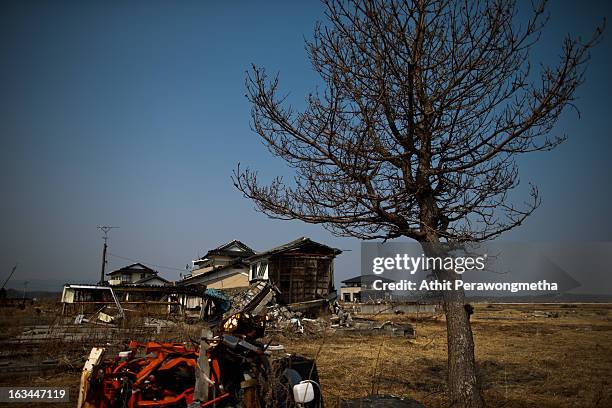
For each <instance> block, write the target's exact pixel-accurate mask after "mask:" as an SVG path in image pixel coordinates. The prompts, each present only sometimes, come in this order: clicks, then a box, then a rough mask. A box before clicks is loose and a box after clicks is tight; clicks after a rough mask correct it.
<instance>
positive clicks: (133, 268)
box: [107, 262, 158, 275]
mask: <svg viewBox="0 0 612 408" xmlns="http://www.w3.org/2000/svg"><path fill="white" fill-rule="evenodd" d="M123 272H149V273H152V274H154V275H157V273H158V272H157V271H156V270H153V269H151V268H149V267H148V266H146V265H143V264H141V263H140V262H136V263H133V264H131V265H128V266H124V267H123V268H119V269H115V270H114V271H111V272H108V273H107V275H114V274H116V273H123Z"/></svg>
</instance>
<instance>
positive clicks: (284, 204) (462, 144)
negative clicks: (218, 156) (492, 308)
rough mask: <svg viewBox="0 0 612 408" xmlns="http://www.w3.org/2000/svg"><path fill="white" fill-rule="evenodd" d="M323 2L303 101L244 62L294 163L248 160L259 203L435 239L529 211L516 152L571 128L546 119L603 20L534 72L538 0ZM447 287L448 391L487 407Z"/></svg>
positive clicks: (346, 225) (333, 227) (241, 179)
mask: <svg viewBox="0 0 612 408" xmlns="http://www.w3.org/2000/svg"><path fill="white" fill-rule="evenodd" d="M324 4H325V6H326V13H325V14H326V17H327V22H326V23H325V24H322V23H319V24H317V26H316V28H315V33H314V39H313V40H312V41H310V42H307V47H306V48H307V51H308V56H309V58H310V61H311V63H312V65H313V67H314V69H315V70H316V72H318V73H319V74H320V76H321V78H322V80H323V82H324V85H325V86H324V89H323V90H322V91H320V92H315V93H313V94H310V95H309V96H308V98H307V101H306V102H307V106H306V107H305V108H304V109H303V110H300V111H298V110H296V109H295V108H293V107H292V106H291V105H289V104H288V103H286V98H285V96H284V95H279V90H278V77H277V76H273V77H269V76H268V75H267V74H266V72H265V70H264V69H263V68H259V67H257V66H253V68H252V71H250V72H249V74H248V75H247V81H246V86H247V96H248V98H249V100H250V101H251V103H252V126H253V128H254V130H255V132H257V134H258V135H259V136H260V137H261V138H262V139H263V141H264V142H265V144H266V145H267V147H268V148H269V150H270V152H271V153H272V154H273V155H275V156H278V157H281V158H283V159H284V160H285V161H286V162H287V163H288V165H289V166H291V167H292V168H293V169H294V171H295V178H294V180H293V181H292V182H291V183H288V184H287V183H285V182H284V181H283V179H282V178H276V179H274V180H273V181H272V182H271V183H270V184H261V183H260V181H259V180H258V178H257V173H256V172H254V171H251V170H249V169H241V168H240V165H238V169H237V170H236V171H235V174H234V177H233V180H234V183H235V185H236V186H237V188H238V189H240V190H241V191H242V192H243V193H244V194H245V195H246V196H247V197H248V198H250V199H252V200H253V201H254V202H255V203H256V206H257V208H258V210H260V211H262V212H264V213H266V214H268V215H269V216H271V217H273V218H279V219H298V220H302V221H305V222H308V223H315V224H322V225H323V226H324V227H326V228H327V229H329V230H330V231H332V232H333V233H335V234H337V235H339V236H350V237H357V238H360V239H366V240H369V239H385V240H386V239H390V238H397V237H408V238H412V239H414V240H416V241H418V242H420V243H423V244H428V245H424V248H425V246H427V247H428V248H430V249H429V251H431V248H432V246H431V245H434V247H435V245H436V244H439V243H461V242H467V241H483V240H488V239H491V238H494V237H496V236H498V235H500V234H501V233H503V232H505V231H508V230H510V229H512V228H514V227H516V226H518V225H520V224H521V223H522V222H523V221H524V220H525V219H526V218H527V217H528V216H529V215H530V214H532V213H533V211H534V210H535V209H536V208H537V207H538V205H539V203H540V198H539V195H538V190H537V189H536V187H534V186H531V190H530V191H531V193H530V200H529V201H528V202H524V203H522V204H520V205H516V204H514V203H512V202H511V200H510V198H509V192H510V191H511V190H513V189H514V188H515V187H517V185H518V184H519V179H518V177H517V165H516V162H515V160H516V157H517V155H519V154H521V153H527V152H536V151H542V150H550V149H552V148H554V147H555V146H557V145H558V144H559V143H561V142H562V141H563V140H564V136H555V135H552V136H551V135H550V133H551V130H552V129H553V126H554V124H555V123H556V121H557V119H558V118H559V116H560V114H561V113H562V112H563V111H564V110H565V109H566V108H569V107H573V106H574V105H573V101H574V94H575V91H576V89H577V87H578V86H579V85H580V84H581V83H582V82H583V80H584V72H585V67H586V62H587V61H588V59H589V49H590V48H591V47H592V46H593V45H595V43H596V42H598V40H599V39H600V37H601V32H602V29H603V26H602V27H599V28H597V30H596V31H595V33H594V35H593V37H592V38H591V39H589V40H587V41H581V40H580V39H574V38H567V39H565V41H564V42H563V44H562V47H561V53H560V57H559V61H558V63H557V64H556V65H555V66H551V67H545V66H543V67H540V68H539V69H538V72H532V69H531V68H532V67H531V64H530V63H529V60H530V51H531V50H532V48H533V46H534V45H535V44H536V43H537V42H538V39H539V38H540V33H541V30H542V28H543V27H544V25H545V23H546V21H547V13H546V12H545V9H544V4H540V5H537V6H535V7H534V8H533V13H532V14H531V17H530V19H529V20H528V21H524V22H522V24H520V23H519V22H518V21H516V20H517V18H516V16H517V8H516V5H515V2H514V1H512V0H490V1H488V0H483V1H471V0H465V1H452V0H448V1H446V0H441V1H436V0H415V1H401V0H393V1H385V0H370V1H358V0H347V1H343V0H325V1H324ZM425 250H426V251H427V250H428V249H425ZM436 273H437V275H438V278H447V279H454V276H452V275H454V274H451V273H449V272H448V271H436ZM443 300H444V305H445V313H446V320H447V332H448V336H447V339H448V376H449V378H448V394H449V399H450V403H451V405H452V406H461V407H480V406H483V399H482V396H481V393H480V390H479V387H478V381H477V376H476V368H475V361H474V342H473V337H472V331H471V327H470V323H469V318H468V315H467V313H466V310H465V308H464V303H465V302H464V293H463V292H462V291H445V292H444V294H443Z"/></svg>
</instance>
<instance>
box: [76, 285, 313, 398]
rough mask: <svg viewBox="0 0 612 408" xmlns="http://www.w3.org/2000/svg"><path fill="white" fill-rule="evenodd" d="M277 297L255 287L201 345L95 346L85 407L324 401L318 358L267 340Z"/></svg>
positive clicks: (82, 390)
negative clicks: (113, 348)
mask: <svg viewBox="0 0 612 408" xmlns="http://www.w3.org/2000/svg"><path fill="white" fill-rule="evenodd" d="M272 297H273V288H272V287H270V285H268V284H261V285H255V286H254V287H253V288H252V290H250V291H247V293H246V294H244V295H243V297H242V299H236V301H235V303H234V304H233V305H232V308H231V309H230V310H229V311H228V312H227V313H226V314H225V315H224V318H223V320H222V321H221V322H220V323H219V324H218V325H214V326H213V327H211V328H207V329H204V330H203V332H202V335H201V338H200V342H199V344H198V343H197V342H192V343H158V342H148V343H138V342H130V343H129V344H128V347H127V350H125V351H121V352H119V353H117V354H112V353H110V352H109V350H107V349H105V348H97V347H96V348H93V349H92V350H91V353H90V356H89V359H88V361H87V363H86V364H85V367H84V369H83V372H82V377H81V384H80V387H79V402H78V407H88V408H89V407H171V406H189V407H207V406H215V407H223V406H243V407H245V408H251V407H252V408H255V407H258V408H259V407H268V406H288V407H291V406H295V405H296V404H300V405H304V406H305V407H309V408H314V407H316V406H322V397H321V392H320V387H319V379H318V374H317V370H316V365H315V362H314V361H313V360H311V359H308V358H305V357H301V356H295V355H284V354H283V355H280V356H279V355H276V353H275V352H274V351H273V349H276V350H279V351H282V349H283V348H282V347H272V346H271V345H270V344H264V343H262V342H261V341H260V339H261V338H262V337H263V336H264V334H265V330H266V324H267V322H268V310H267V307H266V305H267V303H268V302H270V300H271V299H272Z"/></svg>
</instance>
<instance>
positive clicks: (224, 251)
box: [179, 240, 255, 289]
mask: <svg viewBox="0 0 612 408" xmlns="http://www.w3.org/2000/svg"><path fill="white" fill-rule="evenodd" d="M253 255H255V251H253V250H252V249H251V248H250V247H249V246H247V245H245V244H244V243H242V242H240V241H238V240H233V241H230V242H228V243H225V244H223V245H221V246H219V247H217V248H215V249H211V250H210V251H208V252H207V253H206V255H204V256H203V257H201V258H198V259H195V260H194V261H193V270H192V271H191V274H190V275H187V276H185V278H184V279H183V280H182V281H180V282H179V284H180V285H187V286H189V285H206V286H207V287H209V288H213V289H232V288H242V287H248V286H249V266H248V265H247V263H246V262H245V261H244V259H246V258H248V257H250V256H253Z"/></svg>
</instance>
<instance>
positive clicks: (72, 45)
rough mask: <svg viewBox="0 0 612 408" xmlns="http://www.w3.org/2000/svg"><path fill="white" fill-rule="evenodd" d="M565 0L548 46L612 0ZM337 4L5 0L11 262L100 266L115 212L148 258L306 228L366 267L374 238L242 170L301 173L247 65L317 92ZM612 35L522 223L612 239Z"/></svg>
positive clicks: (343, 266)
mask: <svg viewBox="0 0 612 408" xmlns="http://www.w3.org/2000/svg"><path fill="white" fill-rule="evenodd" d="M519 3H521V2H519ZM551 3H553V4H550V11H551V13H552V19H551V22H550V24H549V27H548V29H547V30H546V32H545V35H544V37H543V39H542V43H541V46H540V47H539V49H538V53H537V54H536V59H535V60H534V62H539V61H542V62H545V63H546V62H548V61H551V59H554V58H555V57H556V56H557V54H558V52H559V50H560V42H561V39H562V37H563V36H564V35H565V34H567V33H574V34H578V35H583V36H586V35H588V34H589V33H590V32H591V30H592V29H593V28H594V26H595V25H596V24H597V23H599V22H601V19H602V18H603V17H604V16H608V17H610V14H611V13H610V6H609V3H608V2H603V1H602V2H599V3H596V2H588V3H586V4H585V3H584V2H577V1H576V2H571V1H555V2H551ZM526 4H528V2H526ZM322 11H323V7H322V5H321V4H320V3H318V2H317V1H300V2H287V1H278V2H271V1H267V2H249V1H235V2H211V1H193V2H167V1H147V2H144V1H132V2H125V1H110V2H108V1H86V2H83V1H65V2H60V1H27V2H24V1H3V2H2V3H1V4H0V119H1V120H0V137H1V148H0V186H1V190H0V191H1V199H0V217H1V224H0V225H1V226H2V233H1V234H0V277H2V278H3V277H4V276H6V275H7V274H8V272H9V271H10V268H11V266H12V265H13V264H14V263H15V262H19V265H20V266H19V269H18V271H17V276H16V278H18V279H58V280H95V279H97V277H98V276H99V268H100V257H101V254H100V252H101V246H102V240H101V234H100V233H99V231H97V230H96V225H98V224H110V225H116V226H119V227H120V229H118V230H113V231H112V232H111V240H110V252H111V253H113V254H116V255H120V256H124V257H128V258H133V259H139V260H142V261H144V262H146V263H152V264H158V265H166V266H171V267H175V268H179V269H180V268H184V266H185V265H186V264H188V263H189V262H190V261H191V259H193V258H194V257H196V256H197V255H198V254H203V253H204V252H205V251H206V250H207V249H209V248H212V247H215V246H217V245H219V244H221V243H223V242H225V241H228V240H231V239H234V238H236V239H240V240H242V241H244V242H245V243H246V244H247V245H250V246H252V247H253V248H254V249H255V250H264V249H266V248H268V247H270V246H273V245H276V244H280V243H283V242H286V241H289V240H292V239H294V238H296V237H298V236H302V235H306V236H310V237H312V238H313V239H316V240H320V241H322V242H325V243H327V244H330V245H334V246H337V247H339V248H341V249H350V250H352V251H349V252H346V253H344V254H343V255H341V256H340V257H339V259H338V261H337V265H336V276H337V279H336V281H337V282H338V281H339V280H341V279H344V278H348V277H352V276H354V275H357V274H359V242H358V241H357V240H354V239H340V238H335V237H333V236H331V235H330V234H329V233H327V232H326V231H325V230H323V229H322V228H321V227H320V226H312V225H306V224H304V223H301V222H297V221H296V222H286V221H274V220H270V219H268V218H267V217H266V216H264V215H262V214H259V213H256V212H255V211H254V210H253V205H252V203H250V202H249V201H247V200H246V199H244V198H242V196H241V194H240V193H239V192H237V191H236V190H235V189H234V187H233V186H232V183H231V181H230V175H231V172H232V170H233V169H234V168H235V166H236V164H237V163H238V162H239V161H240V162H242V163H244V164H247V165H251V166H253V167H255V168H258V169H259V170H261V171H262V173H263V175H264V176H267V177H271V176H273V175H277V174H287V168H286V167H285V166H284V164H283V163H282V162H281V161H279V160H277V159H275V158H273V157H271V156H270V155H269V153H268V152H267V150H266V149H265V148H264V146H263V145H262V144H261V143H260V142H259V139H258V138H257V137H256V135H255V134H254V133H252V132H251V130H250V128H249V120H250V114H249V110H250V107H249V104H248V102H247V100H246V98H245V97H244V93H245V89H244V74H245V70H247V69H248V68H249V66H250V64H251V63H256V64H258V65H263V66H265V67H266V68H267V69H269V70H271V71H280V75H281V82H282V86H283V88H284V89H285V90H286V91H290V92H291V97H292V98H295V100H297V101H299V100H301V98H302V96H303V95H306V94H307V93H308V91H309V90H310V89H312V88H313V86H315V85H316V84H317V77H316V75H315V74H314V72H313V71H312V69H311V67H310V65H309V63H308V61H307V59H306V56H305V52H304V42H303V40H304V37H310V36H311V35H312V31H313V30H312V29H313V26H314V24H315V21H316V20H317V19H320V18H322ZM610 37H611V35H610V29H608V30H607V33H606V35H605V38H604V41H603V43H602V44H601V45H600V46H599V47H598V48H596V49H595V50H594V51H593V60H592V63H591V66H590V69H589V71H588V74H587V82H586V84H585V85H584V86H583V87H582V88H581V89H580V91H579V96H580V100H579V101H578V106H579V107H580V109H581V112H582V116H581V118H580V119H578V117H577V115H576V114H574V113H572V112H568V113H567V114H565V115H564V116H563V118H562V120H561V121H560V122H559V125H558V127H557V130H558V131H560V132H564V133H567V134H568V136H569V140H568V142H566V143H565V144H564V145H562V146H561V147H559V148H558V149H557V150H555V151H553V152H550V153H542V154H535V155H532V156H528V157H526V158H525V159H524V160H522V161H521V165H522V167H521V179H522V181H523V182H524V183H526V182H527V181H532V182H534V183H536V184H537V185H538V186H539V187H540V189H541V193H542V196H543V204H542V206H541V208H540V209H539V210H538V211H537V213H536V214H535V215H534V216H533V217H532V218H531V219H529V221H528V222H527V223H526V225H524V226H523V227H521V228H520V229H518V230H516V231H513V232H512V233H510V234H508V235H507V236H506V237H505V238H506V239H517V240H523V239H527V240H545V241H547V240H565V241H572V240H611V239H612V222H611V221H610V214H609V208H610V198H611V197H612V194H611V188H610V184H611V183H610V176H612V171H611V169H612V166H611V164H610V161H611V158H610V153H611V150H612V149H611V147H612V141H611V140H612V138H611V135H610V130H609V129H610V126H609V120H610V118H611V117H612V110H611V108H610V103H609V100H608V99H609V97H610V95H612V87H611V84H612V81H611V80H610V74H611V72H612V70H611V55H612V52H611V51H612V49H611V42H610ZM538 58H539V60H538ZM109 261H110V262H109V268H111V269H112V268H115V267H120V266H123V265H124V264H126V263H128V262H127V261H124V260H122V259H119V258H114V257H110V258H109ZM159 270H160V272H161V273H162V275H164V276H166V277H167V278H171V279H175V278H177V277H178V271H176V270H170V269H163V268H159Z"/></svg>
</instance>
